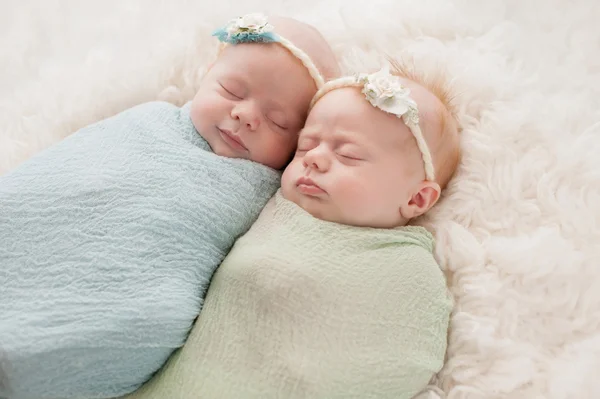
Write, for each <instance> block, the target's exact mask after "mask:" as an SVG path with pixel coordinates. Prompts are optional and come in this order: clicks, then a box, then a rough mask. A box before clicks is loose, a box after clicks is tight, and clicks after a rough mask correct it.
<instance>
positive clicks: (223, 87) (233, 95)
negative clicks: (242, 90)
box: [219, 83, 242, 100]
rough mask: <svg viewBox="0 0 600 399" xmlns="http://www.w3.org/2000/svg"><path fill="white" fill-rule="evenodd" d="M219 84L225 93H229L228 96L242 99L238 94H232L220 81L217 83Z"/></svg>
mask: <svg viewBox="0 0 600 399" xmlns="http://www.w3.org/2000/svg"><path fill="white" fill-rule="evenodd" d="M219 86H221V88H222V89H223V90H225V92H226V93H227V94H229V95H230V96H232V97H235V98H237V99H238V100H241V99H242V97H240V96H236V95H235V94H233V93H232V92H231V91H229V90H227V89H226V88H225V86H223V85H222V84H221V83H219Z"/></svg>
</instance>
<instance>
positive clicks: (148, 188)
mask: <svg viewBox="0 0 600 399" xmlns="http://www.w3.org/2000/svg"><path fill="white" fill-rule="evenodd" d="M271 23H273V25H272V24H271ZM215 36H217V37H218V39H219V40H220V41H221V42H222V44H223V46H222V48H221V51H220V53H219V56H218V57H217V59H216V61H215V62H214V64H213V65H212V66H211V68H210V69H209V71H208V72H207V73H206V75H205V76H204V77H203V79H202V81H201V84H200V87H199V90H198V93H197V95H196V96H195V98H194V99H193V101H191V102H190V103H188V104H186V105H185V106H184V107H182V108H179V107H176V106H174V105H171V104H168V103H163V102H151V103H146V104H142V105H139V106H137V107H134V108H131V109H129V110H126V111H124V112H122V113H120V114H118V115H116V116H114V117H111V118H108V119H106V120H103V121H100V122H98V123H95V124H93V125H90V126H88V127H85V128H83V129H81V130H80V131H78V132H76V133H75V134H73V135H71V136H70V137H68V138H66V139H65V140H63V141H62V142H60V143H58V144H57V145H55V146H53V147H51V148H49V149H48V150H46V151H44V152H42V153H41V154H39V155H38V156H36V157H33V158H32V159H30V160H29V161H27V162H25V163H24V164H22V165H21V166H19V167H17V168H16V169H15V170H14V171H12V172H11V173H9V174H7V175H6V176H3V177H1V178H0V397H6V398H11V399H18V398H36V399H43V398H63V399H64V398H75V397H77V398H81V397H89V398H106V397H113V396H117V395H123V394H126V393H128V392H132V391H133V390H135V389H136V388H137V387H139V386H140V385H141V384H142V383H143V382H144V381H146V380H147V379H149V378H150V376H151V375H152V374H153V373H155V372H156V371H157V370H158V369H159V368H160V367H161V365H163V364H164V362H165V361H166V360H167V358H168V357H169V355H170V354H171V353H172V351H173V350H174V349H176V348H178V347H180V346H181V345H183V343H184V341H185V339H186V337H187V335H188V332H189V329H190V327H191V326H192V323H193V321H194V319H195V318H196V317H197V315H198V313H199V311H200V309H201V306H202V302H203V298H204V296H205V291H206V289H207V287H208V283H209V281H210V278H211V276H212V274H213V272H214V270H215V269H216V268H217V266H218V265H219V264H220V263H221V261H222V260H223V258H224V257H225V255H226V254H227V252H228V251H229V250H230V248H231V246H232V245H233V243H234V241H235V239H236V238H238V237H239V236H241V235H242V234H244V233H245V232H246V231H247V230H248V228H249V227H250V226H251V224H252V223H253V222H254V221H255V220H256V218H257V217H258V215H259V213H260V211H261V209H262V208H263V206H264V205H265V204H266V202H267V201H268V200H269V198H271V197H272V196H273V194H274V193H275V191H276V190H277V188H278V187H279V185H280V177H281V174H280V172H279V171H278V170H279V169H281V168H282V167H283V166H285V164H286V163H288V162H289V159H290V158H291V157H292V156H293V153H294V151H295V148H296V144H297V140H298V132H299V131H300V129H301V128H302V127H303V125H304V122H305V119H306V115H307V113H308V109H309V104H310V101H311V99H312V98H313V96H314V94H315V93H316V91H317V89H319V88H321V87H322V86H323V84H324V79H325V78H327V77H331V76H333V75H335V74H336V73H337V68H338V67H337V63H336V61H335V57H334V55H333V53H332V51H331V49H330V48H329V46H328V44H327V43H326V42H325V40H324V39H323V37H322V36H321V35H320V34H319V33H318V32H317V31H316V30H315V29H314V28H312V27H311V26H308V25H306V24H304V23H300V22H299V21H296V20H293V19H289V18H272V19H271V21H268V20H267V19H266V17H265V16H263V15H259V14H252V15H247V16H244V17H241V18H238V19H235V20H233V21H231V22H230V23H229V24H228V25H227V26H226V27H225V28H223V29H220V30H218V31H217V32H215Z"/></svg>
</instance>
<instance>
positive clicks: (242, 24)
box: [227, 13, 273, 34]
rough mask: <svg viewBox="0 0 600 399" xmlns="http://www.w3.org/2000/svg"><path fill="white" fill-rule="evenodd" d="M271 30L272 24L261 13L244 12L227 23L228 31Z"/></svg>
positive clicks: (260, 31)
mask: <svg viewBox="0 0 600 399" xmlns="http://www.w3.org/2000/svg"><path fill="white" fill-rule="evenodd" d="M272 30H273V25H271V24H269V20H268V18H267V16H266V15H264V14H261V13H253V14H246V15H244V16H243V17H239V18H237V19H235V20H233V21H231V23H230V24H229V27H228V28H227V32H228V33H237V32H247V33H255V34H260V33H266V32H270V31H272Z"/></svg>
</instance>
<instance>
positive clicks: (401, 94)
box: [359, 66, 418, 123]
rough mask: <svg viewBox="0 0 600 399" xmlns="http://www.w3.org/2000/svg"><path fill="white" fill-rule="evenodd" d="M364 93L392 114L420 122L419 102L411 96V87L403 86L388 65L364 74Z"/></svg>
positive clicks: (361, 78)
mask: <svg viewBox="0 0 600 399" xmlns="http://www.w3.org/2000/svg"><path fill="white" fill-rule="evenodd" d="M359 80H360V81H361V82H362V83H363V84H364V87H363V93H364V94H365V96H366V98H367V100H369V102H370V103H371V104H372V105H373V106H374V107H377V108H379V109H381V110H383V111H385V112H388V113H390V114H394V115H397V116H399V117H401V116H405V115H406V116H407V117H408V118H409V119H411V120H414V119H415V118H417V119H416V121H417V123H418V111H417V104H416V103H415V102H414V100H413V99H412V98H411V97H410V89H407V88H406V87H404V86H402V84H401V83H400V79H399V78H398V77H397V76H394V75H392V74H390V71H389V68H388V67H387V66H386V67H384V68H382V69H381V70H380V71H378V72H375V73H373V74H370V75H362V76H361V77H360V78H359Z"/></svg>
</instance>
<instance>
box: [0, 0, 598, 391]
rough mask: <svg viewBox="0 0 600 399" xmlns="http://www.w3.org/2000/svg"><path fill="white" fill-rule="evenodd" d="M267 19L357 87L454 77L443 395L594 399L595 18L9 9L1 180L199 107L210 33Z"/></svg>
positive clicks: (1, 18)
mask: <svg viewBox="0 0 600 399" xmlns="http://www.w3.org/2000/svg"><path fill="white" fill-rule="evenodd" d="M256 10H264V11H267V12H272V13H281V14H286V15H291V16H295V17H298V18H300V19H304V20H306V21H307V22H311V23H313V24H315V25H316V26H317V27H318V28H320V29H321V30H322V31H323V32H324V34H325V35H326V37H327V38H328V39H330V41H331V42H332V43H333V44H334V46H335V50H336V53H337V54H338V55H339V56H340V58H341V60H342V61H343V64H344V66H345V68H346V71H353V70H355V69H360V68H365V67H371V66H376V65H377V63H376V61H377V54H378V53H377V52H376V51H385V52H387V53H390V54H392V55H395V56H401V55H410V56H411V57H412V58H414V59H415V60H416V63H417V65H422V67H424V68H428V67H431V65H435V64H438V65H443V66H444V67H445V68H446V69H447V70H448V71H449V73H450V74H451V75H452V76H453V77H454V80H455V88H456V89H457V91H458V93H459V97H458V98H457V102H458V105H459V108H460V117H461V121H462V123H463V125H464V131H463V133H462V143H463V145H464V149H465V156H464V159H463V164H462V165H461V168H460V170H459V173H458V176H457V178H456V179H455V180H454V182H453V183H452V184H451V186H450V187H449V189H448V191H447V193H446V194H447V195H446V196H445V198H444V199H443V201H442V203H441V204H440V205H439V206H437V207H436V209H435V211H434V212H432V213H431V215H430V217H429V218H428V219H427V220H425V221H424V222H425V223H427V224H428V225H431V226H434V227H435V232H436V238H437V240H438V246H437V253H436V256H437V257H438V260H439V261H440V263H441V264H442V266H443V267H444V268H445V270H446V271H447V274H448V276H449V281H450V284H451V288H452V292H453V294H454V295H455V298H456V309H455V312H454V314H453V317H452V322H451V331H450V335H449V349H448V359H447V363H446V366H445V367H444V369H443V370H442V372H441V373H440V375H439V378H438V380H437V384H438V386H439V387H440V388H441V389H442V391H443V392H444V393H445V395H446V396H447V397H448V398H487V399H493V398H552V399H563V398H595V397H599V396H600V379H598V376H597V375H598V370H599V369H600V290H599V288H600V264H599V263H600V245H599V244H598V243H599V242H600V228H599V226H600V158H599V157H597V154H598V153H599V151H600V103H599V99H600V53H599V52H598V48H599V43H600V23H598V16H599V15H600V2H597V1H592V0H575V1H568V0H529V1H517V0H488V1H485V2H481V1H475V0H451V1H448V0H419V1H417V0H387V1H384V0H377V1H376V0H372V1H370V2H369V3H367V2H364V1H361V0H346V1H342V0H336V1H333V0H331V1H327V2H325V1H319V0H301V1H300V0H295V1H291V0H290V1H275V0H248V1H244V2H241V1H234V0H223V1H208V0H193V1H192V0H172V1H170V2H165V1H159V0H152V1H150V0H103V1H100V0H95V1H92V0H90V1H85V2H78V1H75V0H47V1H44V2H42V1H35V0H23V1H20V2H7V1H3V2H2V4H1V5H0V72H1V73H0V173H4V172H6V171H8V170H9V169H10V168H12V167H14V166H16V165H17V164H18V163H19V162H21V161H22V160H24V159H26V158H27V157H29V156H31V155H32V154H34V153H36V152H38V151H39V150H41V149H43V148H45V147H47V146H49V145H50V144H52V143H55V142H57V141H58V140H60V139H61V138H63V137H65V136H66V135H68V134H69V133H70V132H73V131H74V130H76V129H77V128H79V127H81V126H83V125H85V124H88V123H90V122H93V121H96V120H98V119H101V118H103V117H106V116H109V115H112V114H115V113H116V112H118V111H121V110H123V109H125V108H127V107H129V106H131V105H134V104H138V103H140V102H144V101H147V100H153V99H157V98H161V99H167V100H170V101H173V102H176V103H178V104H181V103H183V102H184V101H185V100H187V99H189V98H191V96H192V95H193V94H194V90H195V88H196V87H197V85H198V82H199V79H200V77H201V75H202V72H203V70H204V68H205V67H206V66H207V64H208V62H210V60H211V59H212V58H213V56H214V52H215V48H216V44H215V42H214V40H213V39H212V38H211V37H210V35H209V33H210V31H211V29H212V28H214V27H215V26H216V25H217V24H219V23H221V22H223V21H226V20H227V19H228V18H229V17H231V16H232V15H233V14H240V13H244V12H249V11H256ZM440 394H441V391H440ZM431 395H434V393H432V394H431ZM435 395H437V394H435Z"/></svg>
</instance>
